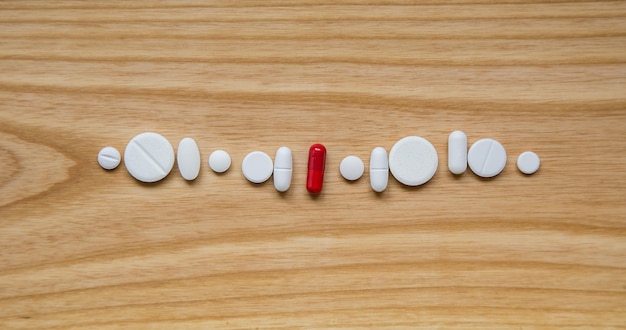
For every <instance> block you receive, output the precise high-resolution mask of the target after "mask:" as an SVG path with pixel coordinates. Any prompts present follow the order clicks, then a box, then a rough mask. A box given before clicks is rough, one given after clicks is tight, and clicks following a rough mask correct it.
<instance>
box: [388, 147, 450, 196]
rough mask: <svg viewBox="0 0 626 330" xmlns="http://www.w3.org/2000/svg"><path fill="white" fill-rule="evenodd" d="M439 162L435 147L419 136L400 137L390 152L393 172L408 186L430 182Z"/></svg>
mask: <svg viewBox="0 0 626 330" xmlns="http://www.w3.org/2000/svg"><path fill="white" fill-rule="evenodd" d="M438 164H439V158H438V156H437V150H435V147H434V146H433V145H432V143H430V142H429V141H428V140H426V139H424V138H423V137H419V136H407V137H405V138H402V139H400V140H399V141H398V142H396V144H394V145H393V147H392V148H391V151H390V152H389V169H390V170H391V174H392V175H393V176H394V177H395V178H396V180H398V181H399V182H400V183H402V184H405V185H407V186H419V185H421V184H424V183H426V182H428V181H429V180H430V179H432V177H433V176H434V175H435V172H437V165H438Z"/></svg>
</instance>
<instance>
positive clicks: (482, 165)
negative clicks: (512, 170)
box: [467, 139, 506, 178]
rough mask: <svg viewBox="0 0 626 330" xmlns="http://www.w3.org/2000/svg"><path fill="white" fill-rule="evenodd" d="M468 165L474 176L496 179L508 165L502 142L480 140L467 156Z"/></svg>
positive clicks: (473, 145)
mask: <svg viewBox="0 0 626 330" xmlns="http://www.w3.org/2000/svg"><path fill="white" fill-rule="evenodd" d="M467 163H468V164H469V167H470V169H471V170H472V172H474V174H476V175H478V176H480V177H483V178H491V177H494V176H496V175H498V174H500V172H502V170H503V169H504V166H505V165H506V151H505V150H504V147H503V146H502V144H500V142H498V141H496V140H494V139H480V140H478V141H476V142H474V144H472V147H471V148H470V150H469V153H468V154H467Z"/></svg>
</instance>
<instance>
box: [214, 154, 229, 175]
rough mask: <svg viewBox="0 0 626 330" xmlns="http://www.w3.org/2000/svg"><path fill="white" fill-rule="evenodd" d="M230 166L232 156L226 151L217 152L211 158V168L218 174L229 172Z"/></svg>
mask: <svg viewBox="0 0 626 330" xmlns="http://www.w3.org/2000/svg"><path fill="white" fill-rule="evenodd" d="M230 164H231V159H230V155H229V154H228V152H226V151H224V150H215V151H213V152H212V153H211V156H209V167H210V168H211V169H212V170H213V171H214V172H216V173H224V172H226V171H228V169H229V168H230Z"/></svg>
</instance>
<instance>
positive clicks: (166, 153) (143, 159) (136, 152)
mask: <svg viewBox="0 0 626 330" xmlns="http://www.w3.org/2000/svg"><path fill="white" fill-rule="evenodd" d="M124 165H125V166H126V169H127V170H128V173H130V175H132V176H133V178H135V179H137V180H139V181H143V182H156V181H159V180H161V179H163V178H164V177H166V176H167V175H168V174H169V173H170V171H172V167H173V166H174V148H173V147H172V144H171V143H170V142H169V141H168V140H167V139H166V138H164V137H163V136H162V135H160V134H157V133H152V132H146V133H141V134H139V135H137V136H135V137H134V138H132V139H131V140H130V142H128V145H127V146H126V150H125V151H124Z"/></svg>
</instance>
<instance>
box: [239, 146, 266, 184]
mask: <svg viewBox="0 0 626 330" xmlns="http://www.w3.org/2000/svg"><path fill="white" fill-rule="evenodd" d="M241 171H242V172H243V176H244V177H246V179H248V181H250V182H252V183H263V182H265V181H267V179H269V178H270V177H271V176H272V172H273V171H274V165H273V163H272V158H270V156H269V155H268V154H266V153H264V152H262V151H253V152H251V153H249V154H247V155H246V157H245V158H244V159H243V162H242V163H241Z"/></svg>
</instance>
